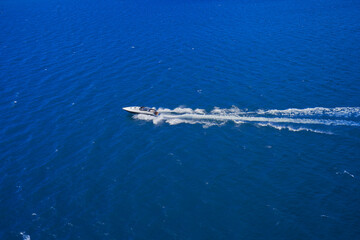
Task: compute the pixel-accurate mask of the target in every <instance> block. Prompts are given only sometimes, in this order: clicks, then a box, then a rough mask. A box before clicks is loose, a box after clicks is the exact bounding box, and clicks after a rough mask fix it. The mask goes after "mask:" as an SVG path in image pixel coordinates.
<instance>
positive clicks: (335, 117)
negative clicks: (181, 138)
mask: <svg viewBox="0 0 360 240" xmlns="http://www.w3.org/2000/svg"><path fill="white" fill-rule="evenodd" d="M158 112H159V113H160V116H158V117H155V116H149V115H144V114H137V115H134V118H135V119H139V120H145V121H152V122H153V123H154V124H160V123H162V122H165V123H168V124H170V125H177V124H181V123H184V124H201V125H202V126H203V127H204V128H207V127H211V126H222V125H224V124H226V123H227V122H233V123H235V124H236V125H240V124H245V123H252V124H255V125H256V126H258V127H272V128H275V129H278V130H284V129H286V130H288V131H308V132H315V133H322V134H333V133H332V131H329V130H327V129H325V130H324V129H323V128H324V127H328V126H346V127H360V119H359V117H360V107H337V108H323V107H315V108H305V109H295V108H290V109H285V110H278V109H271V110H262V109H260V110H256V111H248V110H247V109H239V108H237V107H236V106H233V107H231V108H228V109H221V108H218V107H215V108H214V109H213V110H211V111H210V112H207V111H205V110H204V109H199V108H196V109H192V108H184V107H177V108H175V109H167V108H159V109H158ZM319 128H321V129H319Z"/></svg>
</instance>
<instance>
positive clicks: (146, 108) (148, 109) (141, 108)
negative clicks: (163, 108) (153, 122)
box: [139, 107, 150, 112]
mask: <svg viewBox="0 0 360 240" xmlns="http://www.w3.org/2000/svg"><path fill="white" fill-rule="evenodd" d="M139 110H141V111H147V112H148V111H150V108H148V107H140V109H139Z"/></svg>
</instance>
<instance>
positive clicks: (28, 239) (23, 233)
mask: <svg viewBox="0 0 360 240" xmlns="http://www.w3.org/2000/svg"><path fill="white" fill-rule="evenodd" d="M20 235H21V236H22V237H23V240H30V235H27V234H25V232H20Z"/></svg>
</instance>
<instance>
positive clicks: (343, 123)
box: [163, 114, 360, 126]
mask: <svg viewBox="0 0 360 240" xmlns="http://www.w3.org/2000/svg"><path fill="white" fill-rule="evenodd" d="M163 118H166V119H175V118H181V119H197V120H215V121H243V122H269V123H296V124H315V125H335V126H360V123H358V122H354V121H347V120H329V119H307V118H279V117H274V118H269V117H252V116H234V115H215V114H204V115H199V114H182V115H171V114H168V115H165V114H164V115H163Z"/></svg>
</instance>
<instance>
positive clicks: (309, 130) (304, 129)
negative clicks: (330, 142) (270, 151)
mask: <svg viewBox="0 0 360 240" xmlns="http://www.w3.org/2000/svg"><path fill="white" fill-rule="evenodd" d="M257 125H258V126H261V127H272V128H275V129H277V130H283V129H286V130H288V131H291V132H300V131H306V132H314V133H320V134H329V135H333V134H334V133H332V132H329V131H321V130H316V129H312V128H304V127H300V128H294V127H291V126H279V125H274V124H271V123H266V124H263V123H258V124H257Z"/></svg>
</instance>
